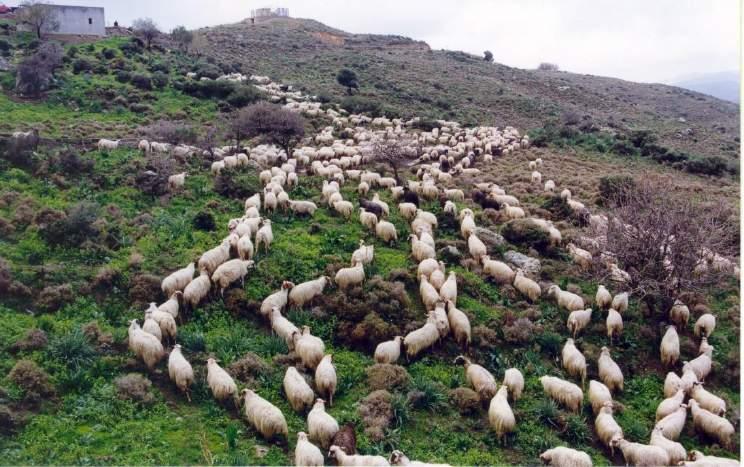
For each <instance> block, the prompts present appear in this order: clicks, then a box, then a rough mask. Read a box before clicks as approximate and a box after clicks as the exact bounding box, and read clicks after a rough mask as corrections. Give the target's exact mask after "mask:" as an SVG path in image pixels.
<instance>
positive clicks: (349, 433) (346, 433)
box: [331, 423, 357, 454]
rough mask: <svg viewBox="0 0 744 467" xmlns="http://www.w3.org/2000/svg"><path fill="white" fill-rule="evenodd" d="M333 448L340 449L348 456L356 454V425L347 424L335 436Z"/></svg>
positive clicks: (332, 443) (332, 441)
mask: <svg viewBox="0 0 744 467" xmlns="http://www.w3.org/2000/svg"><path fill="white" fill-rule="evenodd" d="M331 446H338V447H340V448H341V449H342V450H343V451H344V452H345V453H346V454H356V452H357V450H356V433H354V425H353V424H351V423H347V424H346V425H344V426H343V427H341V429H340V430H338V431H337V432H336V434H335V435H333V439H332V440H331Z"/></svg>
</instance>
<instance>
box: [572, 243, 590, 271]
mask: <svg viewBox="0 0 744 467" xmlns="http://www.w3.org/2000/svg"><path fill="white" fill-rule="evenodd" d="M568 253H569V254H570V255H571V259H573V262H574V263H576V264H578V265H579V266H581V267H582V268H583V269H589V267H591V265H592V254H591V253H589V252H588V251H586V250H584V249H582V248H579V247H577V246H576V245H574V244H573V243H569V244H568Z"/></svg>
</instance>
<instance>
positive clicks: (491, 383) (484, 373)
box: [455, 355, 497, 402]
mask: <svg viewBox="0 0 744 467" xmlns="http://www.w3.org/2000/svg"><path fill="white" fill-rule="evenodd" d="M459 362H462V363H463V365H464V366H465V379H466V381H467V382H468V384H469V385H471V386H472V387H473V390H475V392H477V393H478V396H479V397H480V399H481V401H484V402H485V401H488V400H491V399H493V397H494V396H495V395H496V390H497V386H496V378H494V377H493V375H492V374H491V372H490V371H488V370H486V369H485V368H483V367H482V366H480V365H477V364H475V363H473V362H471V361H470V359H469V358H467V357H465V356H463V355H460V356H458V357H457V358H456V359H455V364H457V363H459Z"/></svg>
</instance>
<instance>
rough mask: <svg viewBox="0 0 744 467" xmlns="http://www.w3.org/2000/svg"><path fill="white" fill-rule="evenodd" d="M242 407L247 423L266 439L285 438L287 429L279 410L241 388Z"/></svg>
mask: <svg viewBox="0 0 744 467" xmlns="http://www.w3.org/2000/svg"><path fill="white" fill-rule="evenodd" d="M243 409H244V412H243V413H244V414H245V419H246V420H247V421H248V423H249V424H250V425H251V426H252V427H253V428H254V429H255V430H256V431H258V432H259V433H261V436H263V437H264V438H265V439H267V440H271V439H272V438H274V437H283V438H284V439H286V438H287V436H288V434H289V429H288V428H287V420H286V419H285V418H284V414H283V413H282V411H281V410H279V408H278V407H277V406H275V405H274V404H272V403H271V402H269V401H267V400H266V399H264V398H263V397H261V396H259V395H258V394H256V393H255V392H253V391H251V390H250V389H243Z"/></svg>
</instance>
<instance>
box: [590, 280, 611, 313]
mask: <svg viewBox="0 0 744 467" xmlns="http://www.w3.org/2000/svg"><path fill="white" fill-rule="evenodd" d="M594 302H595V303H596V304H597V307H598V308H599V309H601V310H603V309H605V308H607V307H609V306H610V305H611V304H612V295H610V292H609V291H608V290H607V289H606V288H605V286H604V285H600V286H599V287H598V288H597V295H596V296H595V297H594Z"/></svg>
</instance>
